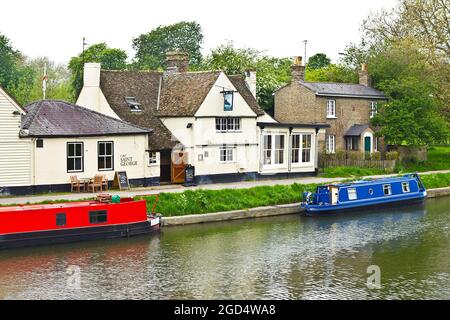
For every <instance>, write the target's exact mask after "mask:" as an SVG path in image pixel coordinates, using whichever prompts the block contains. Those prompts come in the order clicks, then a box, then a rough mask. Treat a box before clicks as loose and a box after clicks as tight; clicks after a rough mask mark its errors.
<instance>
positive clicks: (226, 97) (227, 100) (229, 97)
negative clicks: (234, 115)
mask: <svg viewBox="0 0 450 320" xmlns="http://www.w3.org/2000/svg"><path fill="white" fill-rule="evenodd" d="M233 95H234V92H233V91H225V92H224V93H223V110H224V111H233Z"/></svg>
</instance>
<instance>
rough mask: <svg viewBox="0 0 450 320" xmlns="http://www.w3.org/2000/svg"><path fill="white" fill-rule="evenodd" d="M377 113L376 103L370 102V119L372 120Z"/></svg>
mask: <svg viewBox="0 0 450 320" xmlns="http://www.w3.org/2000/svg"><path fill="white" fill-rule="evenodd" d="M377 112H378V106H377V102H376V101H371V102H370V117H371V118H373V116H374V115H376V114H377Z"/></svg>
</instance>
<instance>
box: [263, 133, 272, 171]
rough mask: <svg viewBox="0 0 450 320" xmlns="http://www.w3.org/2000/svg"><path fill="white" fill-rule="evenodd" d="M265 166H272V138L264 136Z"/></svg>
mask: <svg viewBox="0 0 450 320" xmlns="http://www.w3.org/2000/svg"><path fill="white" fill-rule="evenodd" d="M264 164H272V136H270V135H266V136H264Z"/></svg>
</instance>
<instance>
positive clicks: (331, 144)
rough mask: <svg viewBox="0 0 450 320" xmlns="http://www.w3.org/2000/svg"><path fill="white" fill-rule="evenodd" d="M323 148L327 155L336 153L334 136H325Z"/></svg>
mask: <svg viewBox="0 0 450 320" xmlns="http://www.w3.org/2000/svg"><path fill="white" fill-rule="evenodd" d="M325 140H326V141H325V147H326V152H327V153H335V152H336V136H334V135H327V137H326V139H325Z"/></svg>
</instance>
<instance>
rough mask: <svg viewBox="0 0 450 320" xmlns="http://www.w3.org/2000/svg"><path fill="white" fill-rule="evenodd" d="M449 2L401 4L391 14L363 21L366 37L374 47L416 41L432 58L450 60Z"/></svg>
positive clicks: (415, 0) (432, 0) (424, 0)
mask: <svg viewBox="0 0 450 320" xmlns="http://www.w3.org/2000/svg"><path fill="white" fill-rule="evenodd" d="M449 20H450V2H449V1H448V0H400V1H399V2H398V4H397V7H395V8H394V9H392V10H391V11H387V10H381V11H380V12H379V13H378V14H375V15H372V16H370V17H369V18H368V19H366V20H365V21H364V24H363V29H364V31H365V33H366V36H367V37H368V38H370V39H372V40H373V42H374V43H380V42H383V41H386V40H388V41H390V42H391V41H397V40H404V39H408V38H410V39H416V40H417V43H418V44H419V45H420V48H421V49H423V50H427V51H428V53H429V56H430V57H432V58H433V60H434V58H439V57H446V58H447V59H448V58H449V57H450V37H449V34H450V24H449Z"/></svg>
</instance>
